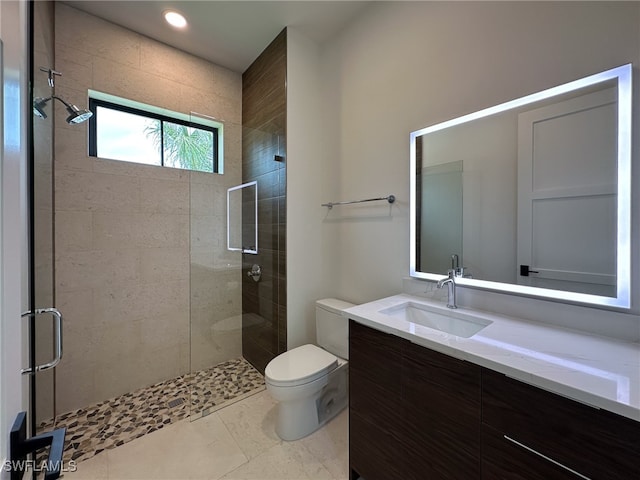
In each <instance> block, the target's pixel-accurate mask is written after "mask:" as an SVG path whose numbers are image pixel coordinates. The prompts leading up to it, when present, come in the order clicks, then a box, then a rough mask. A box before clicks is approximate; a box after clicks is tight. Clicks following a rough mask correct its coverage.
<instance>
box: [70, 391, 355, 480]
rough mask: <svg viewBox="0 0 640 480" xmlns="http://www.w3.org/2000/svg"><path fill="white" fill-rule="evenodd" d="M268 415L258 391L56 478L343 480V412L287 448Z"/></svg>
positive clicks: (270, 404) (265, 398)
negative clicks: (209, 413)
mask: <svg viewBox="0 0 640 480" xmlns="http://www.w3.org/2000/svg"><path fill="white" fill-rule="evenodd" d="M275 415H276V404H275V402H274V401H273V400H272V399H271V396H270V395H269V393H268V392H267V391H266V390H264V391H262V392H260V393H257V394H255V395H252V396H249V397H246V398H244V399H243V400H240V401H239V402H236V403H234V404H232V405H229V406H226V407H224V408H222V409H220V410H218V411H216V412H215V413H212V414H211V415H208V416H206V417H203V418H199V419H197V420H195V421H190V420H189V419H184V420H181V421H179V422H177V423H174V424H171V425H167V426H165V427H164V428H162V429H161V430H157V431H155V432H153V433H149V434H147V435H145V436H143V437H141V438H138V439H135V440H133V441H131V442H129V443H126V444H124V445H122V446H119V447H117V448H114V449H111V450H105V451H104V452H102V453H101V454H100V455H96V456H94V457H93V458H90V459H88V460H85V461H82V462H79V463H78V464H77V470H76V471H75V472H67V473H65V474H64V479H65V480H132V479H137V480H146V479H149V480H151V479H153V480H156V479H157V480H161V479H162V480H168V479H172V480H186V479H208V480H218V479H220V480H250V479H254V480H306V479H318V480H321V479H327V480H347V479H348V423H349V422H348V410H343V411H342V412H341V413H340V414H338V416H336V417H335V418H334V419H333V420H332V421H331V422H329V423H328V424H326V425H325V426H324V427H322V428H321V429H320V430H318V431H316V432H314V433H313V434H311V435H309V436H308V437H305V438H303V439H300V440H297V441H294V442H284V441H282V440H280V439H279V438H278V437H277V435H276V433H275V430H274V425H275ZM68 466H69V465H68V464H66V465H65V467H68Z"/></svg>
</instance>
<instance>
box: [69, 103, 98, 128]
mask: <svg viewBox="0 0 640 480" xmlns="http://www.w3.org/2000/svg"><path fill="white" fill-rule="evenodd" d="M63 103H65V105H66V107H67V112H69V116H68V117H67V123H68V124H70V125H72V124H77V123H82V122H85V121H87V120H89V119H90V118H91V117H92V116H93V112H91V111H90V110H87V109H85V108H83V109H82V110H80V109H79V108H78V107H76V106H75V105H70V104H67V103H66V102H63Z"/></svg>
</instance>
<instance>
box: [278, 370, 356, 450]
mask: <svg viewBox="0 0 640 480" xmlns="http://www.w3.org/2000/svg"><path fill="white" fill-rule="evenodd" d="M347 385H348V373H347V368H346V364H345V365H343V366H341V367H339V368H338V369H337V371H334V372H331V373H330V374H329V379H328V382H327V384H326V385H325V386H324V387H323V388H322V389H321V390H320V391H318V392H317V393H315V394H314V395H311V396H307V397H305V398H301V399H295V400H286V401H281V402H279V403H278V412H277V415H276V417H277V418H276V426H275V427H276V434H277V435H278V437H280V438H281V439H282V440H286V441H292V440H298V439H300V438H303V437H306V436H307V435H310V434H311V433H313V432H315V431H316V430H317V429H319V428H320V427H321V426H322V425H324V424H325V423H327V422H328V421H329V420H331V419H332V418H333V417H335V416H336V415H337V414H338V413H340V412H341V411H342V410H343V409H344V408H345V407H346V406H347V403H348V400H349V397H348V395H347V388H348V387H347Z"/></svg>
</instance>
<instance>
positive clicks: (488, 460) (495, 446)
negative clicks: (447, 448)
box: [482, 425, 580, 480]
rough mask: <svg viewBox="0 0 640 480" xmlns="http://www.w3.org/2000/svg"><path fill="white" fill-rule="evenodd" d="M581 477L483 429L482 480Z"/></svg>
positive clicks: (502, 436) (492, 430)
mask: <svg viewBox="0 0 640 480" xmlns="http://www.w3.org/2000/svg"><path fill="white" fill-rule="evenodd" d="M579 479H580V477H579V476H577V475H575V474H573V473H571V472H569V471H567V470H565V469H563V468H562V467H560V466H558V465H556V464H554V463H553V462H552V461H551V460H548V459H545V458H542V457H540V456H539V455H536V454H535V453H533V452H531V451H529V450H527V448H526V446H525V445H518V444H516V443H514V442H512V441H509V440H508V439H507V438H505V436H504V435H503V434H502V433H501V432H498V431H497V430H495V429H493V428H491V427H488V426H486V425H485V426H483V428H482V480H579Z"/></svg>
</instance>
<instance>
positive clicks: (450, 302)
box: [436, 268, 458, 308]
mask: <svg viewBox="0 0 640 480" xmlns="http://www.w3.org/2000/svg"><path fill="white" fill-rule="evenodd" d="M455 277H456V271H455V270H454V269H453V268H452V269H450V270H448V271H447V278H443V279H441V280H438V283H437V285H436V286H437V287H438V288H442V287H444V286H445V285H446V286H447V308H458V306H457V305H456V281H455Z"/></svg>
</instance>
